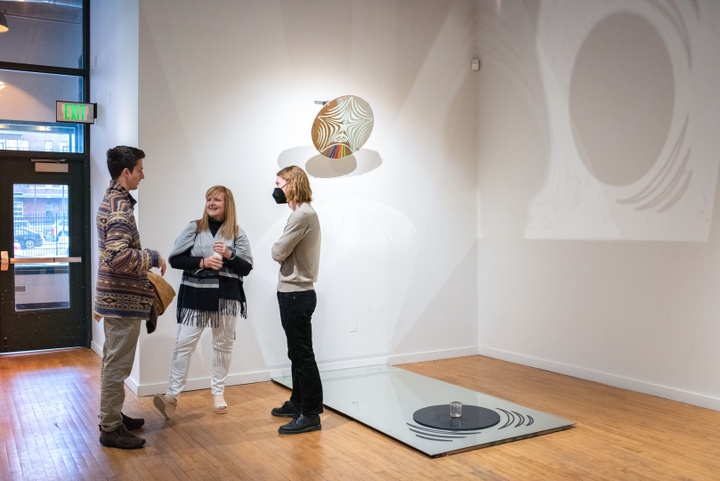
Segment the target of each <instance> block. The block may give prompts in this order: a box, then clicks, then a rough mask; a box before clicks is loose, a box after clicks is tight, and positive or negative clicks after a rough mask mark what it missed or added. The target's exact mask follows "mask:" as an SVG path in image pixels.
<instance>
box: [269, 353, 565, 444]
mask: <svg viewBox="0 0 720 481" xmlns="http://www.w3.org/2000/svg"><path fill="white" fill-rule="evenodd" d="M321 377H322V381H323V393H324V397H325V400H324V403H325V405H326V406H327V407H329V408H330V409H333V410H335V411H338V412H340V413H342V414H345V415H346V416H349V417H351V418H353V419H355V420H357V421H359V422H361V423H362V424H365V425H366V426H369V427H371V428H373V429H376V430H377V431H380V432H382V433H383V434H386V435H388V436H390V437H392V438H394V439H396V440H397V441H400V442H401V443H403V444H405V445H407V446H409V447H411V448H414V449H416V450H418V451H420V452H422V453H424V454H426V455H428V456H431V457H437V456H445V455H448V454H453V453H457V452H461V451H469V450H472V449H478V448H481V447H486V446H493V445H496V444H501V443H506V442H510V441H517V440H520V439H525V438H529V437H533V436H539V435H542V434H548V433H551V432H555V431H560V430H563V429H568V428H570V427H572V426H573V425H574V424H575V423H573V422H572V421H568V420H566V419H562V418H558V417H556V416H552V415H550V414H546V413H543V412H540V411H536V410H533V409H529V408H526V407H524V406H521V405H518V404H514V403H511V402H508V401H505V400H502V399H498V398H495V397H492V396H488V395H486V394H482V393H479V392H475V391H471V390H470V389H465V388H463V387H460V386H455V385H453V384H449V383H446V382H442V381H438V380H435V379H431V378H428V377H425V376H422V375H420V374H415V373H412V372H408V371H405V370H403V369H399V368H395V367H392V366H371V367H363V368H353V369H344V370H338V371H329V372H323V373H321ZM273 381H275V382H277V383H278V384H281V385H283V386H285V387H288V388H291V386H292V379H291V378H290V377H289V376H285V377H279V378H273ZM450 401H460V402H462V403H463V404H467V405H476V406H482V407H484V408H487V409H492V410H494V411H496V412H497V414H498V415H499V416H500V422H499V423H497V424H496V425H494V426H490V427H488V428H485V429H481V430H452V431H450V430H442V429H434V428H428V427H426V426H421V425H419V424H417V423H416V422H415V421H414V419H413V413H415V412H416V411H417V410H419V409H421V408H424V407H427V406H432V405H437V404H446V403H448V402H450Z"/></svg>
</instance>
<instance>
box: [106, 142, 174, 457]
mask: <svg viewBox="0 0 720 481" xmlns="http://www.w3.org/2000/svg"><path fill="white" fill-rule="evenodd" d="M144 158H145V153H144V152H143V151H142V150H140V149H137V148H134V147H127V146H124V145H121V146H118V147H114V148H112V149H110V150H108V151H107V164H108V171H110V176H111V177H112V180H111V181H110V186H109V187H108V189H107V191H105V197H103V200H102V203H101V204H100V207H99V209H98V213H97V230H98V250H99V253H100V259H99V263H98V277H97V285H96V292H95V294H96V295H95V312H94V317H95V319H96V320H100V319H101V318H104V319H105V322H104V329H105V344H104V346H103V360H102V372H101V376H100V444H102V445H103V446H107V447H111V448H120V449H135V448H141V447H143V446H144V445H145V439H143V438H141V437H138V436H135V435H134V434H132V433H131V432H130V431H129V430H132V429H138V428H140V427H141V426H142V425H143V424H144V423H145V420H143V419H136V418H131V417H128V416H125V415H124V414H123V413H122V407H123V402H124V401H125V379H127V377H128V376H129V375H130V372H131V371H132V367H133V361H134V359H135V348H136V347H137V341H138V337H139V336H140V328H141V325H142V321H143V320H146V319H148V317H149V316H150V309H151V307H152V304H153V299H154V294H153V290H152V287H151V284H150V282H149V281H148V278H147V271H148V270H149V269H150V268H152V267H159V268H160V273H161V274H162V275H165V267H166V266H165V261H164V260H163V258H162V257H161V256H160V254H159V253H158V251H155V250H151V249H143V248H142V246H141V245H140V234H139V233H138V230H137V225H136V224H135V214H134V206H135V203H136V200H135V199H134V198H133V197H132V196H131V195H130V191H131V190H135V189H137V188H138V184H140V181H141V180H142V179H143V178H145V175H144V174H143V159H144Z"/></svg>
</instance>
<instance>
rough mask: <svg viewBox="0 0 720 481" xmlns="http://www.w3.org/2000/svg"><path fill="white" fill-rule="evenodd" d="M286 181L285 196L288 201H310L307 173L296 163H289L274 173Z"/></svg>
mask: <svg viewBox="0 0 720 481" xmlns="http://www.w3.org/2000/svg"><path fill="white" fill-rule="evenodd" d="M276 175H277V176H278V177H281V178H283V179H284V180H285V181H286V182H287V188H286V189H285V197H286V198H287V200H288V202H291V201H292V202H300V203H302V202H312V189H311V188H310V181H309V180H308V177H307V174H306V173H305V171H304V170H302V169H301V168H300V167H298V166H297V165H291V166H289V167H285V168H284V169H282V170H280V172H278V173H277V174H276Z"/></svg>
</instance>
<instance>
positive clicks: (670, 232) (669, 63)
mask: <svg viewBox="0 0 720 481" xmlns="http://www.w3.org/2000/svg"><path fill="white" fill-rule="evenodd" d="M477 15H478V17H477V18H478V26H477V28H478V52H479V55H480V57H481V58H482V62H483V63H482V65H483V67H482V75H481V78H480V80H479V83H478V90H477V91H478V161H479V172H478V192H479V199H480V200H479V204H480V207H479V217H478V218H479V249H478V274H479V286H478V301H479V302H478V306H479V307H478V308H479V335H480V341H479V345H480V352H482V353H484V354H487V355H490V356H494V357H499V358H503V359H507V360H511V361H515V362H519V363H522V364H528V365H532V366H536V367H541V368H545V369H549V370H552V371H557V372H562V373H566V374H570V375H574V376H579V377H583V378H587V379H591V380H597V381H600V382H604V383H608V384H613V385H618V386H622V387H628V388H631V389H636V390H639V391H643V392H648V393H652V394H658V395H661V396H664V397H668V398H672V399H676V400H681V401H686V402H690V403H695V404H698V405H702V406H707V407H712V408H714V409H719V408H720V378H718V376H717V366H718V365H720V350H718V349H717V339H718V338H719V337H720V322H718V317H719V316H720V296H718V295H717V292H718V290H720V248H719V247H718V240H719V237H718V236H719V234H720V217H719V212H718V210H720V209H718V206H719V205H720V204H719V202H720V199H718V197H717V195H716V190H717V181H718V161H720V136H719V135H718V132H719V131H720V97H719V96H718V85H719V83H718V80H720V3H718V2H715V1H700V0H698V1H645V0H634V1H602V2H598V1H594V0H581V1H577V0H573V1H567V0H562V1H560V0H556V1H549V0H544V1H519V0H518V1H502V2H495V1H479V2H478V11H477Z"/></svg>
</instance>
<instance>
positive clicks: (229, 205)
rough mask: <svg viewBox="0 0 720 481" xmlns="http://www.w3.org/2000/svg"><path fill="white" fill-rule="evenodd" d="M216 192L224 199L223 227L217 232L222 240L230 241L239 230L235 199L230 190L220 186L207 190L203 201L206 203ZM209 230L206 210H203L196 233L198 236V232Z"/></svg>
mask: <svg viewBox="0 0 720 481" xmlns="http://www.w3.org/2000/svg"><path fill="white" fill-rule="evenodd" d="M218 192H219V193H222V194H223V195H224V199H225V221H223V225H222V226H221V227H220V231H219V232H220V235H221V236H222V237H223V238H224V239H231V240H232V239H235V238H236V237H237V235H238V231H239V230H240V228H239V227H238V224H237V214H236V213H235V210H236V209H235V198H234V197H233V195H232V192H231V191H230V189H228V188H227V187H224V186H222V185H213V186H212V187H210V188H209V189H208V190H207V192H205V200H206V201H207V200H208V199H209V198H210V197H212V196H213V195H215V194H217V193H218ZM209 230H210V220H209V216H208V213H207V209H205V208H204V209H203V215H202V217H201V218H200V220H198V223H197V230H196V232H197V233H198V234H199V233H200V232H203V231H209Z"/></svg>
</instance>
